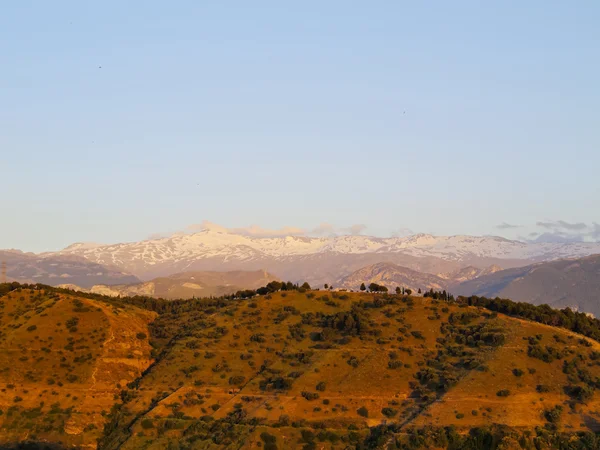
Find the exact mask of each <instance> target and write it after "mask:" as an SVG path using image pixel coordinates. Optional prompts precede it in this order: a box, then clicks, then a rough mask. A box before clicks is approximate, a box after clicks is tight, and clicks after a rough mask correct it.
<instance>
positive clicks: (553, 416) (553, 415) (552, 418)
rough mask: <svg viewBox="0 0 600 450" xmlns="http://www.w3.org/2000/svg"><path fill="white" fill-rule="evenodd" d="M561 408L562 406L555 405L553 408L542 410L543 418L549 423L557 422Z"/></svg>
mask: <svg viewBox="0 0 600 450" xmlns="http://www.w3.org/2000/svg"><path fill="white" fill-rule="evenodd" d="M562 410H563V408H562V406H560V405H556V406H555V407H554V408H552V409H547V410H545V411H544V418H545V419H546V420H547V421H548V422H550V423H553V424H557V423H558V422H559V421H560V416H561V414H562Z"/></svg>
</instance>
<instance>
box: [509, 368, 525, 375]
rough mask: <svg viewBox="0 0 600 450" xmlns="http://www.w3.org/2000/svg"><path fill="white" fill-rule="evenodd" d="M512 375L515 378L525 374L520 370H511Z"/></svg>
mask: <svg viewBox="0 0 600 450" xmlns="http://www.w3.org/2000/svg"><path fill="white" fill-rule="evenodd" d="M512 373H513V375H514V376H515V377H521V376H523V374H524V373H525V372H523V371H522V370H521V369H513V371H512Z"/></svg>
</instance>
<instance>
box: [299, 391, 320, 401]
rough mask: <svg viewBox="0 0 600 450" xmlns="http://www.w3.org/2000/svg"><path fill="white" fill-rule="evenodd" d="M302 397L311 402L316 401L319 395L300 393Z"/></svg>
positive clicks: (306, 392)
mask: <svg viewBox="0 0 600 450" xmlns="http://www.w3.org/2000/svg"><path fill="white" fill-rule="evenodd" d="M302 397H304V398H305V399H306V400H308V401H311V400H316V399H318V398H319V394H318V393H317V392H308V391H302Z"/></svg>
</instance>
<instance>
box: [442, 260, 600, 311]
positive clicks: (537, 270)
mask: <svg viewBox="0 0 600 450" xmlns="http://www.w3.org/2000/svg"><path fill="white" fill-rule="evenodd" d="M452 292H453V293H454V294H459V295H479V296H485V297H492V298H493V297H502V298H509V299H511V300H514V301H523V302H529V303H533V304H536V305H539V304H542V303H546V304H548V305H550V306H552V307H554V308H564V307H567V306H568V307H571V308H572V309H575V310H578V311H583V312H589V313H592V314H594V315H595V316H597V317H598V316H600V255H593V256H588V257H584V258H579V259H563V260H559V261H552V262H545V263H539V264H533V265H529V266H526V267H519V268H513V269H507V270H502V271H499V272H496V273H493V274H490V275H485V276H482V277H480V278H477V279H474V280H471V281H467V282H464V283H461V284H459V285H458V286H455V287H453V288H452Z"/></svg>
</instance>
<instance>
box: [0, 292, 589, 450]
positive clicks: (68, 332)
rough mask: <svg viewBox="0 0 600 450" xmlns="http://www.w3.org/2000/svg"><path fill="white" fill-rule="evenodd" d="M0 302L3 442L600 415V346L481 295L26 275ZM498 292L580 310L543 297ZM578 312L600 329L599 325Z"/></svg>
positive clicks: (283, 439) (334, 439) (466, 433)
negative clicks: (163, 291)
mask: <svg viewBox="0 0 600 450" xmlns="http://www.w3.org/2000/svg"><path fill="white" fill-rule="evenodd" d="M6 288H8V289H14V288H15V286H8V285H0V292H4V291H5V289H6ZM508 303H510V302H508ZM131 304H135V305H137V306H136V307H134V306H131ZM0 305H2V306H1V307H0V309H3V310H4V311H3V314H1V315H0V316H1V317H0V331H1V332H2V334H1V335H0V349H1V350H2V351H1V352H0V382H1V383H3V387H4V388H3V389H2V392H1V393H0V405H1V406H0V408H1V409H2V410H3V412H4V414H2V415H0V447H3V448H4V447H5V446H6V445H5V444H7V443H10V442H15V441H22V440H24V439H30V440H38V441H43V442H53V441H58V442H60V443H62V444H63V445H65V446H75V445H81V446H85V447H88V448H94V446H95V445H94V443H95V440H94V439H95V438H96V437H98V438H99V440H98V441H97V442H98V448H99V449H101V450H113V449H123V450H129V449H131V450H133V449H139V448H156V449H158V448H214V449H218V448H223V449H225V448H240V449H250V448H258V447H264V448H268V449H275V448H280V449H287V448H290V449H299V448H320V447H323V448H325V447H326V448H331V449H340V450H341V449H347V448H383V447H385V444H386V443H390V444H392V445H394V444H397V445H394V446H395V447H397V448H411V449H416V448H439V449H444V448H448V446H449V443H448V442H449V441H451V442H452V443H453V444H452V446H451V448H484V447H482V446H481V442H496V443H500V442H502V443H503V446H502V447H501V448H506V449H509V448H515V449H517V448H521V447H520V446H519V447H514V446H509V445H507V444H508V443H510V442H517V443H518V442H522V443H524V445H526V448H595V447H594V446H595V445H596V443H597V442H600V441H599V440H598V438H600V435H598V436H596V435H594V434H589V432H590V431H599V430H600V425H599V422H598V421H597V420H596V419H595V417H596V415H597V412H596V411H598V409H599V408H600V397H599V394H598V393H596V392H595V386H596V383H597V380H598V379H599V378H600V365H599V364H597V362H596V361H597V360H598V358H599V357H600V356H599V355H600V343H598V342H597V341H592V340H591V338H586V337H584V336H582V335H578V334H575V333H573V332H571V331H568V330H566V329H564V328H557V327H551V326H548V325H544V324H542V323H537V322H532V321H525V320H521V319H518V318H514V317H508V316H505V315H504V314H501V313H497V312H492V311H490V310H489V309H486V305H488V304H486V303H480V304H479V306H468V305H467V303H459V302H442V301H436V300H432V299H426V298H420V297H419V298H414V297H405V296H397V295H389V296H388V295H377V294H375V295H374V294H364V293H337V292H323V291H321V292H319V291H307V292H300V291H294V290H291V291H284V292H272V293H270V294H269V295H265V296H254V297H252V298H249V299H247V300H243V299H239V298H223V299H210V300H208V299H205V300H185V301H161V300H155V299H143V298H131V299H128V298H122V299H106V298H102V297H99V296H93V295H87V296H83V295H82V296H79V297H78V296H74V295H71V294H69V293H65V292H63V291H60V290H58V291H57V290H54V291H53V290H51V289H50V290H49V291H47V292H46V291H37V290H34V291H31V290H29V289H20V290H19V289H17V290H13V291H12V292H10V293H8V295H5V296H4V297H0ZM500 306H501V305H500ZM505 306H506V307H507V308H508V309H509V310H512V311H514V313H515V314H520V315H527V316H528V317H532V318H535V319H536V320H543V321H545V322H546V323H547V322H554V323H561V324H565V326H567V325H569V324H570V325H569V326H571V325H573V324H574V323H575V321H574V320H571V319H574V318H575V316H572V317H571V316H569V315H567V314H564V313H560V312H556V311H552V310H549V309H546V308H536V307H533V306H529V307H528V309H521V310H516V309H513V308H514V307H515V306H516V305H515V304H506V305H505ZM141 307H143V308H148V309H150V310H155V311H157V313H154V312H151V311H149V310H142V309H140V308H141ZM500 310H503V309H500ZM73 317H75V318H76V319H77V320H74V319H73ZM570 317H571V319H570ZM150 320H153V322H152V323H151V324H150V325H148V321H150ZM578 321H580V323H581V324H582V325H585V327H586V333H587V335H588V336H592V337H594V338H596V339H600V322H598V321H594V320H591V319H588V318H585V316H583V319H581V318H579V317H578ZM148 336H149V337H150V338H151V341H152V348H153V355H155V356H156V359H155V361H154V362H153V364H151V365H150V366H148V364H149V363H150V360H149V349H150V346H149V345H148ZM146 367H147V368H146ZM143 369H146V370H143ZM491 424H494V425H493V426H491ZM103 425H105V426H104V427H103ZM475 427H480V428H475ZM557 429H558V430H559V431H560V433H558V432H557V431H556V430H557ZM539 430H543V433H540V432H539ZM578 432H588V434H586V435H584V434H576V433H578ZM447 433H451V437H449V436H446V434H447ZM557 439H564V441H560V442H569V445H570V447H567V446H566V444H565V445H562V444H561V445H559V441H557ZM469 440H472V441H469ZM534 440H535V446H534V442H533V441H534ZM577 442H579V443H580V444H579V445H577V444H576V443H577ZM504 444H506V445H504ZM590 446H591V447H590ZM33 448H36V447H33ZM485 448H487V447H485Z"/></svg>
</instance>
